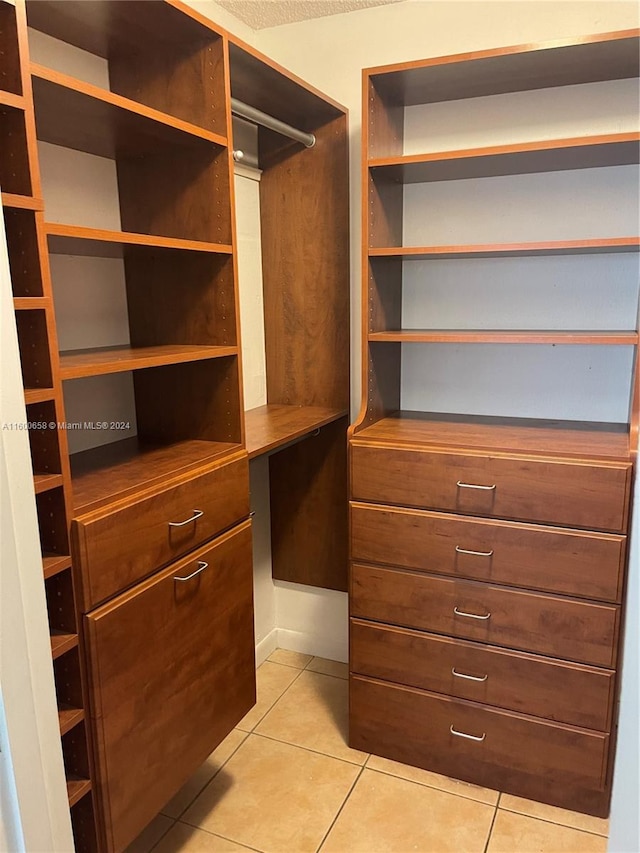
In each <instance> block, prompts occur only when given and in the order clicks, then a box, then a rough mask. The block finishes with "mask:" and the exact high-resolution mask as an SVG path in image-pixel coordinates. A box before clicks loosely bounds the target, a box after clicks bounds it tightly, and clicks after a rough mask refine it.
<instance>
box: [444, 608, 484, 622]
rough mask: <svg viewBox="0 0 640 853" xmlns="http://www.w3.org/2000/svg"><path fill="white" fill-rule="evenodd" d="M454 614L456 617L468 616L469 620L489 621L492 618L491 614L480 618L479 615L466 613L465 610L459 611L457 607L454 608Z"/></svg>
mask: <svg viewBox="0 0 640 853" xmlns="http://www.w3.org/2000/svg"><path fill="white" fill-rule="evenodd" d="M453 612H454V613H455V614H456V616H466V617H467V618H468V619H488V618H489V617H490V616H491V613H490V612H489V613H487V614H486V615H485V616H478V614H477V613H465V612H464V610H458V608H457V607H454V608H453Z"/></svg>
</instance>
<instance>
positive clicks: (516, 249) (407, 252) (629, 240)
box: [369, 237, 640, 261]
mask: <svg viewBox="0 0 640 853" xmlns="http://www.w3.org/2000/svg"><path fill="white" fill-rule="evenodd" d="M638 250H640V237H609V238H605V239H597V240H549V241H547V242H544V243H488V244H469V245H466V246H408V247H393V246H386V247H381V248H380V247H379V248H374V249H369V257H370V258H399V259H400V260H403V261H411V260H416V261H420V260H422V261H425V260H426V261H428V260H434V261H435V260H458V259H464V258H515V257H534V256H536V255H596V254H598V255H599V254H613V253H618V252H637V251H638Z"/></svg>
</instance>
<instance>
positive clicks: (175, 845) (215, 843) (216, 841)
mask: <svg viewBox="0 0 640 853" xmlns="http://www.w3.org/2000/svg"><path fill="white" fill-rule="evenodd" d="M250 850H251V848H250V847H244V846H243V845H242V844H236V842H235V841H229V840H228V839H227V838H222V837H221V836H220V835H213V834H212V833H211V832H205V831H204V830H202V829H196V827H195V826H188V825H187V824H186V823H180V821H178V822H177V823H176V824H174V826H173V828H172V829H170V830H169V832H168V833H167V834H166V835H165V837H164V838H163V839H162V841H161V842H160V844H158V846H157V847H155V848H154V850H153V853H243V851H250Z"/></svg>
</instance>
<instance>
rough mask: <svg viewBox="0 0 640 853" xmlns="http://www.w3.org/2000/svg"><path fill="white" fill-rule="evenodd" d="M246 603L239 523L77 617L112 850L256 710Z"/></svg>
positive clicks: (245, 545)
mask: <svg viewBox="0 0 640 853" xmlns="http://www.w3.org/2000/svg"><path fill="white" fill-rule="evenodd" d="M203 561H204V563H208V567H207V568H206V569H204V571H202V572H200V573H199V574H197V575H195V576H194V577H192V578H191V579H190V580H186V581H182V582H181V581H179V580H175V578H176V577H182V578H184V577H187V576H188V575H190V574H192V573H193V572H195V571H197V569H198V568H201V567H202V565H203ZM252 597H253V575H252V549H251V527H250V523H249V522H244V523H243V524H241V525H240V526H239V527H237V528H235V529H234V530H233V531H230V532H228V533H225V534H224V535H223V536H221V537H220V538H218V539H216V540H215V541H214V542H213V543H209V544H208V545H207V546H205V547H204V548H200V549H199V550H198V551H196V552H195V553H194V554H192V555H190V556H189V558H188V559H183V560H181V561H179V562H177V563H174V564H173V565H172V566H169V567H168V568H166V569H163V570H162V571H161V572H159V573H157V574H155V575H153V577H151V578H148V579H147V580H145V581H143V582H142V583H140V584H138V585H137V586H136V587H134V588H133V589H131V590H129V591H128V592H125V593H123V594H122V595H120V596H118V597H117V598H116V599H114V600H113V601H111V602H109V603H108V604H106V605H104V606H103V607H101V608H99V609H98V610H95V611H93V612H92V613H90V614H88V615H87V616H85V619H84V624H85V636H86V642H87V651H88V654H89V659H90V691H91V700H92V702H91V708H92V713H93V716H94V718H95V720H94V723H95V735H96V744H95V745H96V751H97V764H98V776H99V781H100V797H101V800H102V805H103V808H104V812H105V817H106V825H107V827H108V828H109V829H110V831H111V833H112V834H111V836H110V838H109V849H110V850H124V849H125V848H126V846H127V845H128V844H129V842H130V841H131V840H132V839H133V838H135V836H136V835H137V834H138V833H139V832H140V831H141V830H142V829H143V828H144V827H145V826H146V824H147V823H148V822H149V821H150V820H151V819H152V818H153V817H154V816H155V815H156V814H157V812H158V811H159V810H160V809H161V808H162V806H163V805H165V803H166V802H167V800H169V799H170V797H171V796H173V794H174V793H175V792H176V791H177V790H178V788H179V787H180V786H181V785H182V784H183V783H184V782H185V781H186V780H187V779H188V778H189V776H190V775H191V774H192V773H193V772H194V771H195V770H196V769H197V768H198V767H199V766H200V764H201V763H202V762H203V761H204V760H205V758H206V757H207V756H208V755H209V753H210V752H211V751H212V750H213V749H214V748H215V747H216V746H217V745H218V743H220V741H221V740H222V739H223V738H224V737H226V735H227V734H228V733H229V732H230V731H231V729H232V728H233V727H234V726H235V724H236V723H237V722H238V721H239V720H240V719H241V718H242V716H243V715H244V714H245V713H246V711H248V710H249V708H250V707H251V706H252V705H253V704H254V702H255V666H254V639H253V606H252Z"/></svg>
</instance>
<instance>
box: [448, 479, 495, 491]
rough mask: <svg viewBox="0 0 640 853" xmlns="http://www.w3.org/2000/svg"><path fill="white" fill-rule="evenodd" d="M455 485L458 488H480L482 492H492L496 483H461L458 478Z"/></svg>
mask: <svg viewBox="0 0 640 853" xmlns="http://www.w3.org/2000/svg"><path fill="white" fill-rule="evenodd" d="M456 486H457V487H458V488H459V489H481V491H483V492H492V491H493V490H494V489H495V487H496V484H495V483H494V484H493V486H476V485H475V484H474V483H461V482H460V480H458V482H457V483H456Z"/></svg>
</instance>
